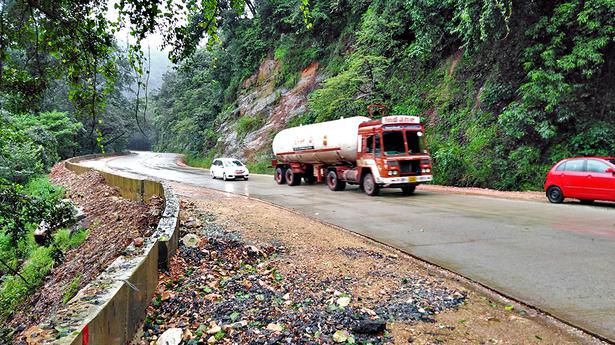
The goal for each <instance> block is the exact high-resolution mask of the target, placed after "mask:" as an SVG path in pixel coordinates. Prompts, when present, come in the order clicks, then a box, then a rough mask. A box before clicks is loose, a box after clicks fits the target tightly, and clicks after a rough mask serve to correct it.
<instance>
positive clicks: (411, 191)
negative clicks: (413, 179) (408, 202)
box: [401, 186, 416, 195]
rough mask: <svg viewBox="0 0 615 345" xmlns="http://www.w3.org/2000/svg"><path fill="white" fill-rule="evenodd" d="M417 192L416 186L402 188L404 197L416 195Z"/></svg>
mask: <svg viewBox="0 0 615 345" xmlns="http://www.w3.org/2000/svg"><path fill="white" fill-rule="evenodd" d="M415 190H416V186H406V187H401V193H402V194H403V195H411V194H414V191H415Z"/></svg>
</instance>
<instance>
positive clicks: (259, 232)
mask: <svg viewBox="0 0 615 345" xmlns="http://www.w3.org/2000/svg"><path fill="white" fill-rule="evenodd" d="M173 187H174V189H175V191H176V192H177V193H178V194H179V195H180V196H181V197H182V198H183V201H182V202H183V209H182V225H181V236H182V237H184V236H187V237H185V238H186V243H183V242H182V243H180V249H179V252H178V255H177V256H176V257H175V258H174V259H173V262H172V265H171V268H170V270H169V272H166V273H163V274H161V276H160V278H161V279H160V284H159V286H158V290H157V295H156V298H155V299H154V300H153V302H152V305H151V306H150V307H149V309H148V316H147V319H146V322H145V325H144V327H143V331H142V333H140V334H139V335H138V336H137V338H136V339H135V343H139V344H150V343H151V342H155V341H157V340H159V339H160V337H161V336H162V337H166V336H169V335H170V334H171V333H172V332H174V331H175V332H178V333H177V335H178V336H181V337H183V339H184V342H185V343H186V344H198V343H200V342H208V343H223V344H272V343H276V342H283V343H293V344H301V343H312V344H323V343H327V344H329V343H347V344H351V343H357V344H381V343H394V344H407V343H416V344H439V343H451V344H462V343H468V344H579V343H588V344H589V343H600V342H599V341H597V340H595V339H591V338H586V337H585V338H582V337H579V336H578V335H579V334H580V333H578V331H575V330H571V329H565V328H558V327H552V326H550V325H549V323H548V322H545V321H544V319H543V318H542V317H541V316H540V315H538V314H537V313H536V312H535V311H531V310H523V309H517V308H514V307H513V306H512V305H508V304H500V303H497V302H495V301H494V300H493V299H490V298H489V297H488V296H487V295H483V294H480V293H478V292H476V291H477V290H474V289H471V288H468V285H466V284H463V283H461V282H459V281H458V280H456V279H454V278H451V277H450V274H448V275H447V274H445V273H444V272H442V271H440V270H439V269H438V268H436V267H433V266H430V265H427V264H425V263H423V262H420V261H418V260H416V259H414V258H412V257H409V256H407V255H404V254H402V253H400V252H398V251H395V250H391V249H389V248H386V247H383V246H381V245H379V244H377V243H374V242H372V241H369V240H367V239H365V238H363V237H359V236H357V235H354V234H352V233H349V232H347V231H344V230H341V229H338V228H334V227H331V226H328V225H325V224H323V223H320V222H317V221H315V220H312V219H309V218H306V217H304V216H301V215H297V214H295V213H293V212H290V211H287V210H284V209H281V208H278V207H275V206H271V205H269V204H267V203H263V202H260V201H257V200H253V199H249V198H246V197H242V196H237V195H233V194H229V193H223V192H218V191H213V190H209V189H205V188H199V187H193V186H186V185H182V184H176V185H174V186H173ZM172 328H176V329H175V330H172V331H169V329H172ZM165 331H168V332H167V333H166V335H163V334H165Z"/></svg>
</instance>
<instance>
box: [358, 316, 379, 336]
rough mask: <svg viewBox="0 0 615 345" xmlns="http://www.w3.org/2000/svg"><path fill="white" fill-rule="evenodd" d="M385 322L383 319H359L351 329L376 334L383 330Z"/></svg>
mask: <svg viewBox="0 0 615 345" xmlns="http://www.w3.org/2000/svg"><path fill="white" fill-rule="evenodd" d="M386 327H387V323H386V322H385V321H384V320H369V319H366V320H360V321H359V323H358V324H357V325H356V326H355V327H354V329H353V331H354V332H357V333H363V334H377V333H381V332H384V330H385V329H386Z"/></svg>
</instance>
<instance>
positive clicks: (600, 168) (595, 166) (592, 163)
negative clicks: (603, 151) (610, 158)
mask: <svg viewBox="0 0 615 345" xmlns="http://www.w3.org/2000/svg"><path fill="white" fill-rule="evenodd" d="M608 168H610V166H609V165H608V164H606V163H604V162H601V161H598V160H595V159H590V160H588V161H587V171H589V172H595V173H604V171H605V170H606V169H608Z"/></svg>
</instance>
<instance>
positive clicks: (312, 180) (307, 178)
mask: <svg viewBox="0 0 615 345" xmlns="http://www.w3.org/2000/svg"><path fill="white" fill-rule="evenodd" d="M303 181H305V184H314V183H316V176H313V175H311V176H303Z"/></svg>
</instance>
